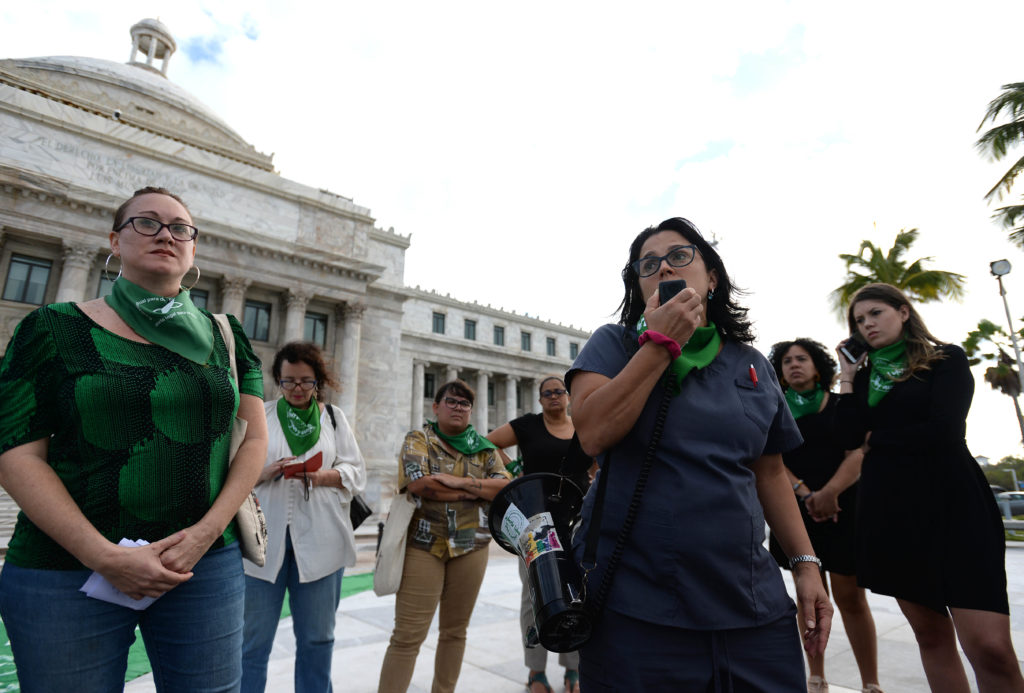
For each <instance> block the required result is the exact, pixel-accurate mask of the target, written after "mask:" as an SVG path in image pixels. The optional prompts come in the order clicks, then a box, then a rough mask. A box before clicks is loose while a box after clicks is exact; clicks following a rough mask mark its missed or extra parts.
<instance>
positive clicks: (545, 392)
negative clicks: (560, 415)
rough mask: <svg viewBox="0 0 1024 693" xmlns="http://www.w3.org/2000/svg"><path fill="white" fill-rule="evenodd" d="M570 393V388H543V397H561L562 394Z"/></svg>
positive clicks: (541, 394)
mask: <svg viewBox="0 0 1024 693" xmlns="http://www.w3.org/2000/svg"><path fill="white" fill-rule="evenodd" d="M567 394H569V391H568V390H563V389H562V388H560V387H556V388H555V389H554V390H541V391H540V396H541V397H561V396H562V395H567Z"/></svg>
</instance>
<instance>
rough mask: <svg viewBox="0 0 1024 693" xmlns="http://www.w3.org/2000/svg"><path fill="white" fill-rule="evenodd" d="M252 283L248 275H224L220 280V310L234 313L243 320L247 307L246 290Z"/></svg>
mask: <svg viewBox="0 0 1024 693" xmlns="http://www.w3.org/2000/svg"><path fill="white" fill-rule="evenodd" d="M251 283H252V280H251V279H248V278H246V277H223V278H221V280H220V291H221V298H220V312H222V313H227V314H228V315H234V316H235V317H236V318H238V321H239V322H241V321H242V319H243V318H244V317H245V316H244V314H243V313H244V310H243V309H244V308H245V290H246V289H248V288H249V285H250V284H251Z"/></svg>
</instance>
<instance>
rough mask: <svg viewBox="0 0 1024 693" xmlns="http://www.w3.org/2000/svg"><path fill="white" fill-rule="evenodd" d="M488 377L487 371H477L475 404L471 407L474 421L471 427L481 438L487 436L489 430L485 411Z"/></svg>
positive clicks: (486, 407) (486, 408)
mask: <svg viewBox="0 0 1024 693" xmlns="http://www.w3.org/2000/svg"><path fill="white" fill-rule="evenodd" d="M490 375H491V374H490V373H488V372H487V371H477V374H476V404H475V405H474V406H473V410H474V411H475V412H476V417H475V419H476V420H475V421H474V422H473V426H474V427H475V428H476V431H477V433H479V434H480V435H482V436H485V435H487V433H488V431H489V430H490V429H489V428H487V410H488V408H489V407H488V406H487V378H488V377H489V376H490Z"/></svg>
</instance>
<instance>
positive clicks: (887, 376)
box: [868, 339, 907, 407]
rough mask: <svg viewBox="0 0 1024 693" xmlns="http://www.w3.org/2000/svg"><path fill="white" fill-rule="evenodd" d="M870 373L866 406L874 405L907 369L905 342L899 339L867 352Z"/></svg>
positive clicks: (887, 392)
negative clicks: (869, 360)
mask: <svg viewBox="0 0 1024 693" xmlns="http://www.w3.org/2000/svg"><path fill="white" fill-rule="evenodd" d="M868 356H869V358H870V359H871V374H870V377H869V378H868V406H869V407H874V406H876V405H877V404H878V403H879V402H881V401H882V398H883V397H885V396H886V395H887V394H889V390H891V389H892V386H893V385H895V382H894V378H898V377H900V376H901V375H903V373H904V372H905V371H906V369H907V343H906V342H905V341H904V340H902V339H901V340H900V341H898V342H896V343H895V344H890V345H889V346H887V347H882V348H881V349H875V350H873V351H869V352H868Z"/></svg>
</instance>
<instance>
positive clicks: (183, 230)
mask: <svg viewBox="0 0 1024 693" xmlns="http://www.w3.org/2000/svg"><path fill="white" fill-rule="evenodd" d="M125 226H131V227H132V230H133V231H135V233H138V234H141V235H143V236H155V235H157V234H158V233H160V231H162V230H163V229H164V228H166V229H167V230H168V231H170V232H171V238H173V239H174V240H176V241H194V240H195V239H196V236H198V235H199V229H197V228H196V227H195V226H192V225H191V224H182V223H178V222H175V223H173V224H164V223H162V222H159V221H157V220H156V219H150V218H149V217H128V221H126V222H125V223H123V224H121V228H120V229H118V231H120V230H121V229H123V228H124V227H125Z"/></svg>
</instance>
